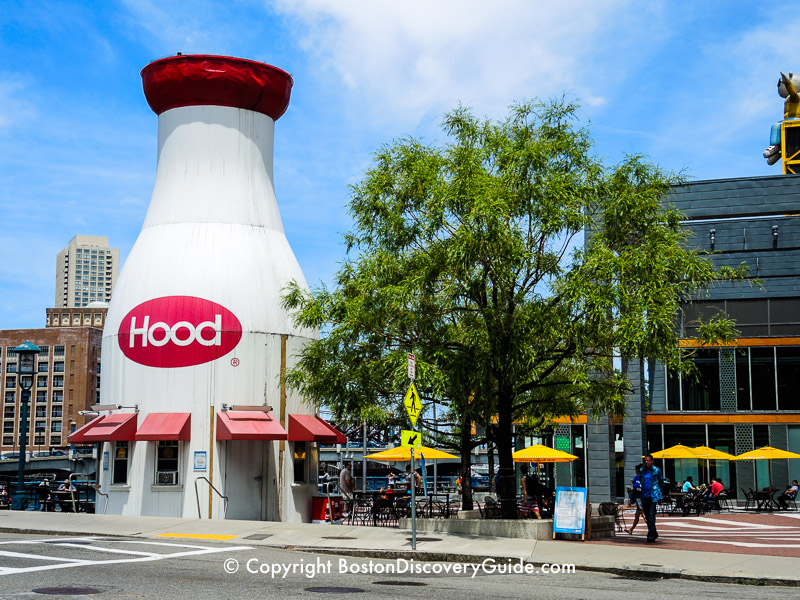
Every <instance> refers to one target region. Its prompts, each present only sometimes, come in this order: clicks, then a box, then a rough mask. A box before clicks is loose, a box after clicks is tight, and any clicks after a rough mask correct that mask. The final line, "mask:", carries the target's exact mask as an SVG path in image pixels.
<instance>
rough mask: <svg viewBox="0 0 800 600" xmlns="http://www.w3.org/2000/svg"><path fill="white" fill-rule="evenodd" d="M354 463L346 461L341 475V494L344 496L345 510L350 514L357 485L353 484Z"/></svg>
mask: <svg viewBox="0 0 800 600" xmlns="http://www.w3.org/2000/svg"><path fill="white" fill-rule="evenodd" d="M352 465H353V463H352V462H350V461H349V460H348V461H345V463H344V468H343V469H342V472H341V473H339V492H340V493H341V494H342V500H343V501H344V505H345V509H346V510H347V513H348V514H349V513H350V512H352V508H353V490H355V489H356V486H355V483H354V482H353V474H352V471H351V470H350V469H351V468H352Z"/></svg>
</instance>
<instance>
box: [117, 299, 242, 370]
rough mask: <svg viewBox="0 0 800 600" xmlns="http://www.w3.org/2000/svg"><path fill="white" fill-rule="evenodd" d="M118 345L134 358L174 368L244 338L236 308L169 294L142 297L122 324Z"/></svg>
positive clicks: (229, 347)
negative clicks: (141, 300) (233, 311)
mask: <svg viewBox="0 0 800 600" xmlns="http://www.w3.org/2000/svg"><path fill="white" fill-rule="evenodd" d="M118 339H119V347H120V349H121V350H122V353H123V354H124V355H125V356H127V357H128V358H129V359H131V360H132V361H134V362H137V363H139V364H140V365H145V366H148V367H160V368H164V369H169V368H173V367H191V366H193V365H202V364H203V363H207V362H210V361H212V360H216V359H218V358H219V357H221V356H225V355H226V354H227V353H228V352H230V351H231V350H233V349H234V348H235V347H236V345H237V344H238V343H239V340H241V339H242V324H241V323H240V322H239V319H237V318H236V315H234V314H233V313H232V312H231V311H229V310H228V309H227V308H225V307H224V306H222V305H221V304H217V303H216V302H211V301H210V300H204V299H203V298H196V297H194V296H164V297H163V298H154V299H153V300H148V301H147V302H142V303H141V304H140V305H139V306H137V307H135V308H134V309H133V310H131V311H130V312H129V313H128V314H127V315H125V318H124V319H122V323H121V324H120V326H119V336H118Z"/></svg>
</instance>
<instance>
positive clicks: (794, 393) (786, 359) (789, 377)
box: [775, 346, 800, 411]
mask: <svg viewBox="0 0 800 600" xmlns="http://www.w3.org/2000/svg"><path fill="white" fill-rule="evenodd" d="M775 353H776V357H775V358H776V361H777V365H778V409H779V410H795V411H796V410H800V347H797V346H793V347H791V346H790V347H786V348H776V349H775Z"/></svg>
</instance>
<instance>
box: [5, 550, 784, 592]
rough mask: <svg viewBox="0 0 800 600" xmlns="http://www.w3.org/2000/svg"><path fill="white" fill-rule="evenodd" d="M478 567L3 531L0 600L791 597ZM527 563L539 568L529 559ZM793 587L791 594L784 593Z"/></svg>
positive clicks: (727, 587)
mask: <svg viewBox="0 0 800 600" xmlns="http://www.w3.org/2000/svg"><path fill="white" fill-rule="evenodd" d="M514 568H517V569H520V568H524V565H521V564H520V563H517V562H513V561H512V562H508V563H505V564H504V563H502V562H500V561H498V562H492V563H487V564H485V565H483V566H481V565H477V564H476V565H468V564H461V563H425V562H417V561H413V562H412V561H408V560H402V559H400V560H370V559H357V558H352V557H339V556H335V555H321V554H313V553H302V552H290V551H286V550H279V549H274V548H269V547H264V546H257V547H256V546H247V545H246V544H235V545H231V544H225V543H218V542H208V541H205V540H203V541H198V540H175V539H165V540H163V541H161V540H147V539H141V538H139V539H136V538H105V537H104V538H96V537H88V536H87V537H77V536H76V537H64V536H60V537H56V536H34V535H21V534H4V535H2V536H0V598H3V599H5V598H8V599H12V598H13V599H15V600H19V599H25V598H39V599H41V598H75V597H83V598H98V599H120V600H122V599H131V598H142V599H151V598H152V599H159V600H161V599H163V598H176V599H184V598H185V599H191V600H206V599H209V600H210V599H212V598H213V599H215V600H216V599H219V598H230V599H238V598H247V599H252V598H325V597H346V596H353V595H355V596H356V597H358V598H365V599H366V598H380V599H381V600H386V599H387V598H408V599H416V598H420V599H425V600H437V599H440V598H441V599H444V598H459V599H466V598H493V599H494V598H520V597H526V598H542V599H547V600H553V599H560V598H564V599H584V598H591V599H593V600H604V599H609V600H612V599H613V600H620V599H627V598H630V599H634V598H636V599H639V598H676V599H677V598H686V597H692V598H693V599H702V598H721V597H739V598H749V597H758V598H786V597H792V596H793V595H794V593H795V592H796V591H797V590H796V588H780V587H754V586H749V585H734V584H719V583H707V582H698V581H686V580H681V579H660V578H658V577H657V576H654V577H652V578H651V577H646V578H642V577H638V578H629V577H621V576H617V575H613V574H608V573H597V572H590V571H585V572H580V571H579V570H578V571H577V572H574V573H571V572H564V571H567V570H568V569H566V568H564V567H562V566H561V565H555V566H551V569H552V570H554V571H562V572H559V573H547V574H545V573H543V572H542V569H541V567H537V568H536V571H537V572H535V573H530V572H529V573H513V572H512V573H508V572H499V571H500V570H501V569H503V570H513V569H514ZM528 568H529V569H532V568H533V566H532V565H529V566H528ZM787 594H789V596H787Z"/></svg>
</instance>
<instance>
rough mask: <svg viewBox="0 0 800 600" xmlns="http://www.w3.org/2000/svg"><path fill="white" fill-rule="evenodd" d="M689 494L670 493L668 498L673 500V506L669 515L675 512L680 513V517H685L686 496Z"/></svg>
mask: <svg viewBox="0 0 800 600" xmlns="http://www.w3.org/2000/svg"><path fill="white" fill-rule="evenodd" d="M690 493H691V492H670V493H669V496H670V498H672V499H673V500H675V506H674V508H673V509H672V510H670V512H669V514H670V515H673V514H675V511H680V512H681V514H682V515H684V516H686V496H688V495H689V494H690Z"/></svg>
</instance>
